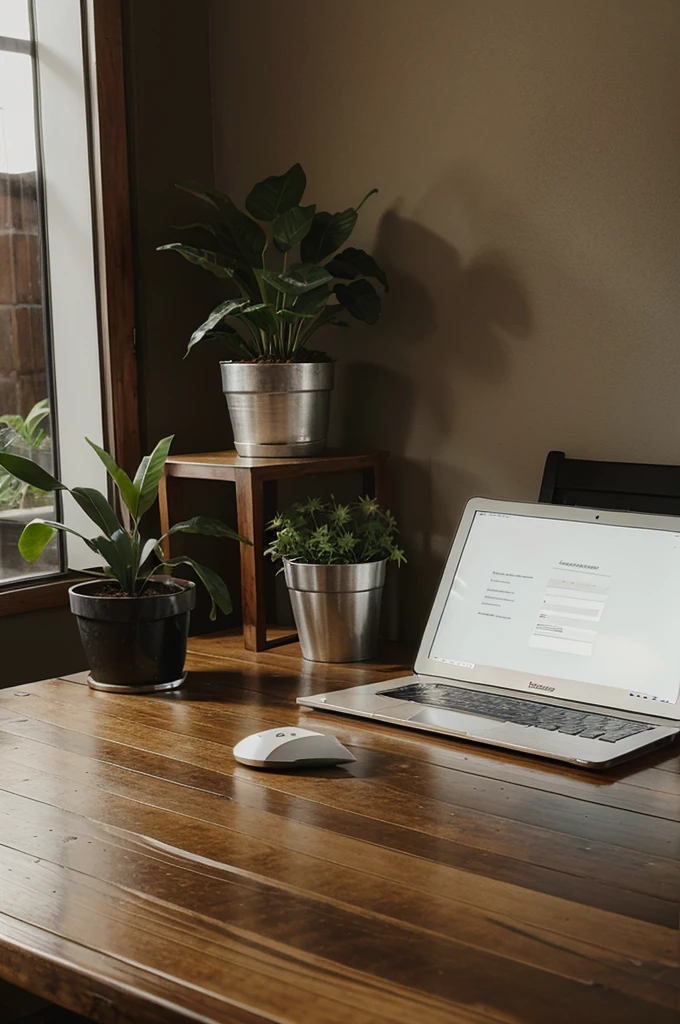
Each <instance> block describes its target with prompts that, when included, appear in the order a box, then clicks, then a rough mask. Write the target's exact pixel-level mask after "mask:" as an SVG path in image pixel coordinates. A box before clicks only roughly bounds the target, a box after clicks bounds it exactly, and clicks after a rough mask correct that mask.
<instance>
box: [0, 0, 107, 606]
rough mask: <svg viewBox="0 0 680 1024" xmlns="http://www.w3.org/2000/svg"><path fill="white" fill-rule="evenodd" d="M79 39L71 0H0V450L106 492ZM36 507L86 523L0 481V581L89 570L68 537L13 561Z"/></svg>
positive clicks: (70, 510)
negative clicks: (98, 447) (31, 560)
mask: <svg viewBox="0 0 680 1024" xmlns="http://www.w3.org/2000/svg"><path fill="white" fill-rule="evenodd" d="M86 41H87V26H86V25H85V24H84V23H83V14H82V8H81V3H80V0H0V445H2V447H3V448H5V449H9V450H11V451H13V452H16V453H17V454H21V455H24V456H25V457H28V458H32V459H35V460H36V461H38V462H40V463H41V464H42V465H43V466H45V468H47V469H49V470H50V471H51V472H54V473H56V474H57V475H58V476H60V477H61V478H62V479H63V480H64V481H65V482H66V483H67V484H71V485H76V484H77V485H80V486H83V485H84V486H91V487H97V488H99V489H100V490H106V480H105V473H104V470H103V467H101V465H100V463H99V462H98V460H97V457H96V455H95V454H94V452H91V451H90V449H89V448H88V447H87V445H86V444H85V441H84V437H85V435H87V436H88V437H90V438H92V440H94V441H96V442H97V443H99V444H103V443H104V428H103V414H102V370H101V352H100V344H99V334H100V332H99V310H98V304H97V297H98V296H97V273H96V261H95V231H94V225H93V213H92V211H93V189H92V184H91V182H92V180H93V171H92V168H93V161H92V160H91V154H90V149H91V147H90V142H91V139H90V125H89V122H88V76H87V67H86V62H85V56H84V55H85V54H86V53H87V46H86ZM36 515H39V516H41V517H43V518H53V517H60V518H61V520H62V521H63V522H65V523H66V524H67V525H70V526H73V527H74V528H76V529H79V528H83V529H84V528H85V527H86V523H87V520H86V519H85V517H84V516H83V513H82V512H81V511H80V509H78V508H77V506H76V505H75V503H74V502H72V500H71V499H70V497H69V496H68V495H66V496H65V497H64V499H63V502H62V501H61V500H56V499H55V496H54V495H52V494H45V493H44V492H37V491H32V490H31V489H29V488H22V487H19V486H17V485H16V484H15V483H14V481H13V480H12V479H11V478H7V477H5V476H0V586H2V585H3V584H5V585H6V584H9V583H12V582H16V581H17V579H22V578H25V577H26V576H32V577H46V576H50V575H54V574H59V573H62V572H63V571H64V569H65V568H66V566H67V565H68V566H70V567H71V568H74V569H77V568H83V567H84V566H85V565H86V564H91V561H92V555H91V553H89V552H88V551H87V549H85V548H84V545H82V544H81V543H80V542H78V541H77V540H76V539H75V538H73V539H71V538H68V539H67V540H66V542H65V543H64V541H63V540H61V541H59V540H55V541H54V542H53V544H52V545H51V546H50V548H48V550H47V551H46V552H45V554H44V555H43V556H42V557H41V559H40V560H39V562H37V563H36V564H35V565H33V566H29V565H27V564H26V563H24V562H23V560H22V559H21V558H20V556H19V555H18V552H17V551H16V541H17V538H18V535H19V533H20V532H21V529H22V527H23V524H24V523H25V522H27V521H29V520H30V519H31V518H34V517H35V516H36ZM71 540H73V543H71ZM60 543H61V544H62V545H63V546H62V547H60V546H59V544H60Z"/></svg>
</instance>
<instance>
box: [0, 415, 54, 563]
mask: <svg viewBox="0 0 680 1024" xmlns="http://www.w3.org/2000/svg"><path fill="white" fill-rule="evenodd" d="M49 415H50V407H49V402H48V400H47V399H46V398H45V399H43V401H41V402H36V404H35V405H34V406H33V408H32V409H31V411H30V412H29V413H28V415H27V416H26V417H25V418H24V417H23V416H19V415H9V414H7V415H5V416H0V451H4V452H11V453H12V454H13V455H23V456H24V457H25V458H28V459H30V460H31V462H37V463H38V465H40V466H43V467H44V468H47V467H48V466H50V465H51V462H52V444H51V440H50V436H49V433H48V431H47V430H46V423H45V421H46V420H47V419H48V417H49ZM52 511H53V509H52V497H51V495H50V494H46V493H45V492H44V491H41V490H40V489H39V488H37V487H30V486H29V485H28V484H26V483H22V481H21V480H17V479H16V477H13V476H12V475H11V474H10V473H7V472H5V471H4V470H3V469H1V468H0V577H2V578H4V579H7V578H11V577H13V576H22V575H24V574H25V573H26V569H27V567H26V565H25V563H24V562H23V560H22V558H21V555H20V554H19V551H18V548H17V542H18V540H19V537H20V536H21V532H22V530H23V528H24V527H25V526H26V523H28V522H29V520H31V519H32V518H33V517H34V516H39V515H43V516H48V515H51V514H52ZM58 571H59V552H58V550H57V548H56V545H51V546H50V547H49V548H48V549H47V551H45V552H43V554H42V555H41V557H40V559H39V560H38V562H37V563H36V565H35V566H34V572H36V573H49V572H58Z"/></svg>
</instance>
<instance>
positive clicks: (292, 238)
mask: <svg viewBox="0 0 680 1024" xmlns="http://www.w3.org/2000/svg"><path fill="white" fill-rule="evenodd" d="M315 210H316V206H314V205H312V206H293V207H291V209H290V210H286V212H285V213H282V214H280V216H278V217H277V218H276V220H275V221H274V245H275V246H276V248H277V249H278V250H279V252H288V250H289V249H292V248H293V246H294V245H297V244H298V242H301V241H302V239H303V238H304V237H305V235H306V234H307V232H308V231H309V229H310V228H311V226H312V220H313V219H314V211H315Z"/></svg>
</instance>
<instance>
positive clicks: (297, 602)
mask: <svg viewBox="0 0 680 1024" xmlns="http://www.w3.org/2000/svg"><path fill="white" fill-rule="evenodd" d="M386 564H387V561H386V559H383V560H382V561H380V562H365V563H363V564H360V565H306V564H305V563H304V562H295V561H289V560H288V559H284V570H285V576H286V584H287V585H288V593H289V594H290V601H291V604H292V606H293V615H294V616H295V625H296V626H297V631H298V635H299V637H300V646H301V648H302V657H303V658H306V659H307V661H326V662H329V661H331V662H333V661H334V662H340V661H366V660H367V659H368V658H373V657H375V654H376V649H377V645H378V621H379V618H380V602H381V600H382V593H383V587H384V585H385V566H386Z"/></svg>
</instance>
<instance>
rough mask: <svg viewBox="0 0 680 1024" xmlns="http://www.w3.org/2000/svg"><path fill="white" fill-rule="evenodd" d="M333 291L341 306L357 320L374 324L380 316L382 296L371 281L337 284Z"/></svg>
mask: <svg viewBox="0 0 680 1024" xmlns="http://www.w3.org/2000/svg"><path fill="white" fill-rule="evenodd" d="M333 291H334V292H335V294H336V296H337V299H338V302H339V303H340V305H341V306H344V307H345V309H346V310H347V312H348V313H351V314H352V316H353V317H354V318H355V319H356V320H362V321H363V322H364V323H367V324H374V323H375V322H376V320H377V319H378V317H379V316H380V307H381V303H380V296H379V295H378V293H377V291H376V290H375V288H374V287H373V285H372V284H371V283H370V281H366V280H364V279H362V280H360V281H352V283H351V284H336V286H335V288H334V289H333Z"/></svg>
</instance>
